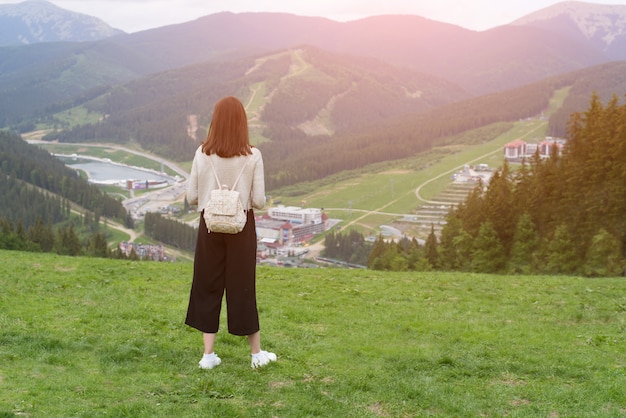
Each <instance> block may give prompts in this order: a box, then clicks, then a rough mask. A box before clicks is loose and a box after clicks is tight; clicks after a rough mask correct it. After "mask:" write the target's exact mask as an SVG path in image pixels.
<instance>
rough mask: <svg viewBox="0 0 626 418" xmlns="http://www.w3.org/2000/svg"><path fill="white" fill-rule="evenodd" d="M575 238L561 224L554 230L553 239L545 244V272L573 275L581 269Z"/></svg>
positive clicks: (565, 226)
mask: <svg viewBox="0 0 626 418" xmlns="http://www.w3.org/2000/svg"><path fill="white" fill-rule="evenodd" d="M574 241H575V237H574V236H573V235H572V233H571V232H570V231H569V229H568V227H567V225H565V224H561V225H559V226H558V227H557V228H556V231H555V232H554V237H553V238H552V240H550V241H549V242H548V244H547V250H546V255H545V259H546V272H547V273H551V274H575V273H576V272H577V271H578V270H579V268H580V267H581V264H582V262H581V258H580V257H579V256H578V252H577V250H576V245H575V244H574Z"/></svg>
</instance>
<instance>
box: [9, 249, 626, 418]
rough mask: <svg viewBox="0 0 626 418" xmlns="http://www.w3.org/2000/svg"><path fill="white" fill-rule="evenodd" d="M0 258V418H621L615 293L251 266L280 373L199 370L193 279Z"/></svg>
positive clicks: (232, 360) (621, 321) (133, 265)
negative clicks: (191, 323)
mask: <svg viewBox="0 0 626 418" xmlns="http://www.w3.org/2000/svg"><path fill="white" fill-rule="evenodd" d="M0 260H1V261H2V263H0V277H2V280H1V281H0V325H1V326H0V388H1V390H0V416H5V417H11V416H33V417H35V416H42V417H43V416H51V417H61V416H90V417H94V416H96V417H97V416H105V415H106V416H120V417H159V416H163V417H169V416H180V417H193V416H203V417H206V416H263V417H265V416H267V417H269V416H279V417H303V416H345V417H388V416H524V417H529V416H530V417H532V416H537V417H545V416H554V417H557V416H603V417H604V416H606V417H610V416H615V417H616V416H623V414H624V413H626V356H625V355H624V353H625V352H626V350H625V344H626V328H625V327H626V325H625V324H626V297H625V296H624V295H626V281H624V280H623V279H618V278H615V279H610V278H608V279H584V278H579V277H548V276H537V277H529V276H512V277H505V276H490V275H477V274H451V273H419V272H418V273H382V272H372V271H361V270H359V271H355V270H339V269H314V270H300V269H299V270H291V269H274V268H269V267H264V268H259V271H258V301H259V308H260V316H261V327H262V336H263V343H264V346H265V347H266V348H267V349H270V350H272V351H275V352H276V353H277V354H278V357H279V358H278V362H277V363H275V364H271V365H270V366H268V367H266V368H263V369H260V370H256V371H254V370H252V369H251V368H250V363H249V354H248V348H247V343H246V342H245V339H242V338H239V337H237V338H235V337H232V336H229V335H228V334H227V333H226V330H225V328H222V331H221V332H220V334H219V335H218V341H217V347H216V349H217V352H218V353H219V354H220V356H221V357H222V364H221V365H220V366H219V367H218V368H216V369H214V370H210V371H203V370H200V369H198V367H197V361H198V360H199V358H200V356H201V337H200V333H199V332H196V331H193V330H191V329H188V328H187V327H186V326H185V325H184V324H183V321H184V315H185V311H186V304H187V297H188V292H189V286H190V283H191V275H192V264H191V263H172V264H166V263H141V262H128V261H116V260H104V259H91V258H69V257H61V256H55V255H47V254H32V253H20V252H6V251H0ZM223 323H224V324H225V321H223Z"/></svg>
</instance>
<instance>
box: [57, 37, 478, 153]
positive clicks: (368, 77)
mask: <svg viewBox="0 0 626 418" xmlns="http://www.w3.org/2000/svg"><path fill="white" fill-rule="evenodd" d="M229 94H234V95H236V96H238V97H239V98H240V99H241V100H242V101H243V102H244V103H246V104H247V110H248V113H249V116H250V122H251V128H252V129H251V130H252V132H251V133H252V136H253V139H254V140H255V142H266V141H268V139H270V138H271V141H272V142H275V143H278V144H282V145H283V146H286V144H288V143H289V142H293V141H306V140H308V139H309V138H317V139H315V140H317V141H321V140H328V138H329V137H333V136H335V135H340V134H345V133H350V132H354V131H357V130H360V129H363V126H365V125H371V124H376V123H378V122H380V121H383V120H385V119H387V118H390V117H396V116H401V115H410V114H416V113H422V112H425V111H428V110H432V109H435V108H437V107H439V106H442V105H445V104H449V103H454V102H456V101H459V100H462V99H466V98H468V97H470V95H469V94H468V93H467V92H465V91H464V90H463V89H461V88H459V87H458V86H456V85H454V84H453V83H450V82H448V81H447V80H444V79H441V78H439V77H435V76H432V75H429V74H423V73H419V72H416V71H414V70H411V69H407V68H399V67H395V66H392V65H389V64H387V63H384V62H382V61H378V60H374V59H371V58H358V57H348V56H344V55H337V54H332V53H329V52H326V51H323V50H320V49H317V48H313V47H301V48H297V49H289V50H283V51H275V52H273V53H270V54H262V55H257V56H252V57H246V58H242V59H237V60H233V61H223V62H205V63H201V64H194V65H189V66H187V67H183V68H180V69H175V70H170V71H165V72H161V73H158V74H155V75H151V76H148V77H144V78H141V79H137V80H133V81H131V82H129V83H126V84H124V85H122V86H119V87H116V88H113V89H110V90H107V91H106V92H104V94H101V95H99V96H97V97H95V98H93V99H92V100H89V101H86V102H85V103H84V105H83V106H84V107H85V108H86V109H87V110H89V112H91V113H92V114H99V115H102V116H103V117H104V115H107V116H106V118H105V119H104V120H103V121H102V122H99V123H97V124H96V125H93V126H92V125H86V126H76V127H64V128H65V129H64V130H63V131H61V132H55V133H52V134H50V135H49V136H48V139H60V140H61V141H66V142H72V141H85V140H90V141H91V140H98V139H100V140H103V139H106V140H107V141H114V142H119V141H127V140H133V141H137V142H138V143H140V144H141V146H142V147H144V148H145V149H148V150H151V151H153V152H155V153H159V154H162V155H168V156H169V157H170V158H174V159H180V160H185V159H187V158H188V156H189V155H191V154H192V153H193V151H194V150H195V148H196V147H197V145H198V142H197V141H198V140H201V139H203V138H202V135H204V133H205V132H206V130H207V129H208V125H209V122H210V111H211V106H212V104H213V103H214V102H215V101H217V100H218V99H219V98H220V97H223V96H225V95H229ZM191 121H193V123H191ZM190 125H193V127H192V126H190ZM187 128H189V129H187ZM320 137H323V138H321V139H320ZM190 153H191V154H190Z"/></svg>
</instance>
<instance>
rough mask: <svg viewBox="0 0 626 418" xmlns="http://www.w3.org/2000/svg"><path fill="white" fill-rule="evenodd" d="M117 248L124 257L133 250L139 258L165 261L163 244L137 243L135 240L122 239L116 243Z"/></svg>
mask: <svg viewBox="0 0 626 418" xmlns="http://www.w3.org/2000/svg"><path fill="white" fill-rule="evenodd" d="M118 248H119V250H120V251H121V252H122V254H124V255H125V256H126V257H130V255H131V254H132V253H133V251H134V252H135V254H136V255H137V257H138V258H139V259H141V260H154V261H165V260H166V257H165V249H164V248H163V245H160V244H159V245H151V244H138V243H135V242H126V241H122V242H120V243H119V245H118Z"/></svg>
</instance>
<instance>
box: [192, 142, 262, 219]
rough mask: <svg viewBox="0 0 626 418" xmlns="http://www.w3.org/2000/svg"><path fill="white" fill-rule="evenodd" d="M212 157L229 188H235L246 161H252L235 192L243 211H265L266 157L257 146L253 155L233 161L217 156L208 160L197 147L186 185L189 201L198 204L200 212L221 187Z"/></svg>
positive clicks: (218, 173)
mask: <svg viewBox="0 0 626 418" xmlns="http://www.w3.org/2000/svg"><path fill="white" fill-rule="evenodd" d="M209 158H210V159H211V161H212V162H213V167H215V171H217V176H218V177H219V179H220V182H221V183H222V184H226V185H228V186H229V187H232V185H233V183H234V182H235V180H236V179H237V176H238V175H239V172H240V171H241V168H242V167H243V165H244V164H245V162H246V159H250V161H249V162H248V164H247V165H246V167H245V169H244V171H243V173H242V174H241V177H240V178H239V182H238V183H237V187H236V189H235V190H237V191H238V192H239V197H240V198H241V204H242V205H243V207H244V209H246V210H249V209H251V208H254V209H262V208H263V207H264V206H265V174H264V171H263V157H262V156H261V151H259V149H258V148H254V147H253V148H252V155H247V156H237V157H232V158H221V157H219V156H217V155H215V154H214V155H211V156H210V157H209V156H208V155H206V154H205V153H203V152H202V146H200V147H198V149H197V150H196V155H195V156H194V158H193V163H192V165H191V175H190V176H189V180H188V182H187V201H188V202H189V204H191V205H198V211H201V210H203V209H204V207H205V205H206V203H207V202H208V201H209V196H210V194H211V190H215V189H219V188H220V186H219V185H218V184H217V181H216V180H215V174H213V169H212V168H211V165H210V164H209Z"/></svg>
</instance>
